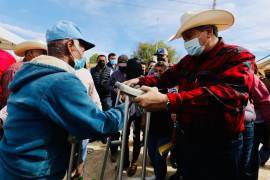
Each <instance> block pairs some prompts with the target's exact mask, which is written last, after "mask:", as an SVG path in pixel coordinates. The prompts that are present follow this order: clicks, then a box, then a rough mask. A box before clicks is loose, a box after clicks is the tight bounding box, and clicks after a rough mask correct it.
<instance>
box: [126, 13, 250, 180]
mask: <svg viewBox="0 0 270 180" xmlns="http://www.w3.org/2000/svg"><path fill="white" fill-rule="evenodd" d="M233 23H234V16H233V15H232V14H231V13H230V12H228V11H225V10H205V11H196V12H187V13H185V14H184V15H183V16H182V18H181V27H180V28H179V30H178V31H177V33H176V34H175V35H174V36H172V38H171V40H174V39H179V38H183V40H184V46H185V49H186V50H187V53H188V54H187V55H186V56H185V57H183V58H182V59H181V60H180V62H179V63H178V64H176V65H175V66H173V67H172V68H170V69H168V70H167V71H166V72H165V73H164V74H162V75H161V76H160V77H159V76H146V77H141V78H136V79H132V80H130V81H127V82H125V83H126V84H128V85H132V84H139V85H148V86H157V87H158V88H168V87H173V86H175V85H179V92H178V93H168V94H161V93H159V92H158V90H157V89H156V88H151V87H146V86H144V87H142V89H143V90H144V91H145V92H146V93H145V94H143V95H141V96H138V97H136V98H135V99H134V102H137V103H138V104H139V105H141V106H142V107H144V108H145V109H146V110H148V111H156V110H164V109H167V110H168V111H170V112H171V113H177V114H178V121H179V124H180V126H181V127H182V128H183V131H184V135H183V137H178V138H177V139H178V141H180V139H181V140H182V141H181V149H180V150H178V155H180V156H181V158H180V159H181V162H180V163H179V166H181V168H182V170H183V178H184V179H185V180H198V179H203V180H228V179H230V180H239V179H241V178H240V172H241V165H240V164H241V152H242V151H241V149H242V146H243V137H242V132H243V131H244V130H245V128H244V107H245V106H246V105H247V102H248V99H249V90H250V88H251V86H252V82H253V74H254V65H255V57H254V55H253V54H251V53H250V52H249V51H247V50H246V49H244V48H242V47H239V46H236V45H229V44H226V43H224V41H223V39H222V38H221V37H218V31H222V30H225V29H228V28H229V27H231V26H232V25H233ZM156 123H159V122H158V120H157V122H156ZM178 145H179V142H178V144H177V146H178Z"/></svg>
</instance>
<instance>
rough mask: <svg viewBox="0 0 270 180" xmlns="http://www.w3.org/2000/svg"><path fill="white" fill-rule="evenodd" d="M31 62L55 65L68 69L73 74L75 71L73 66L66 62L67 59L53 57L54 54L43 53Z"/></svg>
mask: <svg viewBox="0 0 270 180" xmlns="http://www.w3.org/2000/svg"><path fill="white" fill-rule="evenodd" d="M29 63H31V64H43V65H48V66H53V67H57V68H60V69H62V70H64V71H67V72H69V73H72V74H74V73H75V69H74V68H73V67H71V66H70V65H69V64H68V63H66V62H65V61H63V60H61V59H58V58H56V57H53V56H46V55H41V56H38V57H36V58H34V59H33V60H32V61H31V62H29Z"/></svg>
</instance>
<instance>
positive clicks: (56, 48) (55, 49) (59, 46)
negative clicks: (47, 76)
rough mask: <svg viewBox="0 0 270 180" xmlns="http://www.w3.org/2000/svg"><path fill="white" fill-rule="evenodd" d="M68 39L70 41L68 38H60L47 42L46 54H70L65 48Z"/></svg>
mask: <svg viewBox="0 0 270 180" xmlns="http://www.w3.org/2000/svg"><path fill="white" fill-rule="evenodd" d="M68 41H70V39H61V40H55V41H50V42H48V55H49V56H54V57H57V58H62V57H65V56H70V53H69V51H68V48H67V42H68Z"/></svg>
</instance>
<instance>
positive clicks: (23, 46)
mask: <svg viewBox="0 0 270 180" xmlns="http://www.w3.org/2000/svg"><path fill="white" fill-rule="evenodd" d="M33 49H42V50H45V51H47V46H46V44H43V43H40V42H35V41H25V42H22V43H19V44H17V45H16V46H15V48H14V53H15V54H16V55H17V56H20V57H24V56H25V52H26V51H28V50H33Z"/></svg>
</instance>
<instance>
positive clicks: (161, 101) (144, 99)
mask: <svg viewBox="0 0 270 180" xmlns="http://www.w3.org/2000/svg"><path fill="white" fill-rule="evenodd" d="M141 90H143V91H145V94H143V95H141V96H138V97H136V98H134V100H133V102H135V103H137V104H138V105H140V106H141V107H143V108H145V109H146V110H147V111H159V110H165V109H166V104H167V102H168V97H167V95H166V94H161V93H160V92H159V91H158V89H157V88H156V87H154V88H151V87H147V86H142V87H141Z"/></svg>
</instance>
